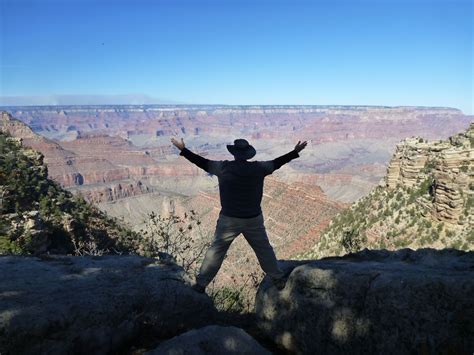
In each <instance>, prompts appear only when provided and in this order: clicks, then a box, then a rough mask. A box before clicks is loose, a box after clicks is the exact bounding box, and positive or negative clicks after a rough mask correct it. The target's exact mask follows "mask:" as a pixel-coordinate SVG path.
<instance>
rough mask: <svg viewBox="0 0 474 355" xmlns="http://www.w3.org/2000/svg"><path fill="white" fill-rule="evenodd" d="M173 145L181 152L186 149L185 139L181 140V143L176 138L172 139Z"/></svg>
mask: <svg viewBox="0 0 474 355" xmlns="http://www.w3.org/2000/svg"><path fill="white" fill-rule="evenodd" d="M171 143H173V144H174V146H175V147H176V148H178V149H179V150H183V149H184V140H183V138H181V142H179V141H177V140H176V139H174V138H171Z"/></svg>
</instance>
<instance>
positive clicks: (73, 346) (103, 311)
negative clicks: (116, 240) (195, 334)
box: [0, 256, 215, 355]
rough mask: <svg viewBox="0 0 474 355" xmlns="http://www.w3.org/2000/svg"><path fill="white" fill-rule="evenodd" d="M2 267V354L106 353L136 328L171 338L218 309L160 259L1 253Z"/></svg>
mask: <svg viewBox="0 0 474 355" xmlns="http://www.w3.org/2000/svg"><path fill="white" fill-rule="evenodd" d="M0 270H1V278H0V353H1V354H2V355H5V354H65V353H84V354H104V353H107V352H112V351H116V350H120V349H122V348H123V347H124V345H125V344H126V343H127V342H130V341H132V340H133V339H134V338H135V337H137V336H138V335H139V334H140V332H141V331H145V330H146V332H147V334H151V335H152V336H156V337H157V338H169V337H171V336H174V335H176V334H179V333H180V332H182V331H185V330H188V329H192V328H195V327H198V326H203V325H207V324H210V323H212V321H213V318H214V316H215V308H214V306H213V304H212V300H211V299H210V298H209V297H208V296H207V295H204V294H199V293H197V292H194V291H193V290H191V288H190V287H189V286H188V284H187V282H188V281H189V280H187V279H186V277H185V275H184V273H183V272H182V269H180V268H178V267H177V266H176V265H174V264H164V263H162V262H161V261H160V260H158V259H153V258H143V257H139V256H100V257H86V256H84V257H78V256H54V257H50V256H48V257H43V258H38V257H20V256H1V257H0ZM188 283H189V282H188Z"/></svg>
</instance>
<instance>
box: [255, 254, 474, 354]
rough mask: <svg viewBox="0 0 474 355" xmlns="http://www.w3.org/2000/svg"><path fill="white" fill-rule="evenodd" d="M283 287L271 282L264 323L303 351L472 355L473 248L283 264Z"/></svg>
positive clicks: (262, 296) (264, 288)
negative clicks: (285, 278)
mask: <svg viewBox="0 0 474 355" xmlns="http://www.w3.org/2000/svg"><path fill="white" fill-rule="evenodd" d="M283 264H284V267H285V268H286V270H287V271H291V269H292V272H291V274H290V276H289V278H288V281H287V283H286V285H285V288H284V289H283V290H281V291H278V290H277V289H276V288H275V287H274V286H272V284H271V282H270V280H264V282H263V283H262V284H261V286H260V288H259V291H258V293H257V298H256V312H257V318H258V325H259V327H260V328H261V330H262V331H263V332H264V333H265V334H266V336H268V337H269V338H270V339H272V340H273V341H275V342H276V343H277V344H279V345H280V346H283V347H284V348H285V349H287V350H289V351H291V352H295V353H298V354H349V353H350V354H418V353H423V354H439V353H452V354H472V353H473V351H474V301H473V300H474V298H473V297H474V252H462V251H458V250H453V249H447V250H433V249H422V250H418V251H413V250H410V249H403V250H400V251H396V252H389V251H368V250H365V251H362V252H360V253H357V254H350V255H348V256H345V257H334V258H326V259H322V260H318V261H304V262H284V263H283Z"/></svg>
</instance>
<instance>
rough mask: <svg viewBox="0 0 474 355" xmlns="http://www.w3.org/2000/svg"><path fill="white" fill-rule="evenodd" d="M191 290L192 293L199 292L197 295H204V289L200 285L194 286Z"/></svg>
mask: <svg viewBox="0 0 474 355" xmlns="http://www.w3.org/2000/svg"><path fill="white" fill-rule="evenodd" d="M191 288H192V289H193V290H194V291H196V292H199V293H204V291H206V288H205V287H204V286H202V285H200V284H194V285H192V286H191Z"/></svg>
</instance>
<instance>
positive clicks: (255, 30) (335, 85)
mask: <svg viewBox="0 0 474 355" xmlns="http://www.w3.org/2000/svg"><path fill="white" fill-rule="evenodd" d="M0 3H1V18H0V26H1V27H0V30H1V37H0V38H1V43H0V46H1V47H0V50H1V54H0V75H1V76H0V80H1V82H0V84H1V86H0V96H41V97H42V96H50V95H69V97H73V96H74V95H89V96H88V97H90V96H91V95H101V96H100V97H103V96H104V95H129V94H140V95H148V96H150V97H153V98H156V99H160V100H164V101H165V102H166V101H170V102H181V103H201V104H346V105H350V104H361V105H364V104H369V105H425V106H450V107H457V108H460V109H462V110H463V111H464V112H465V113H473V111H474V109H473V71H472V62H473V44H472V40H473V5H472V1H471V0H450V1H449V0H446V1H442V0H403V1H402V0H398V1H395V0H378V1H375V0H374V1H367V0H366V1H361V0H352V1H349V0H346V1H342V0H333V1H298V0H293V1H263V0H260V1H259V0H254V1H233V0H221V1H217V0H215V1H199V0H194V1H181V0H174V1H172V0H166V1H159V0H157V1H151V0H149V1H143V0H135V1H121V0H118V1H112V0H103V1H101V0H62V1H57V0H56V1H52V0H36V1H33V0H29V1H26V0H0Z"/></svg>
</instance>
